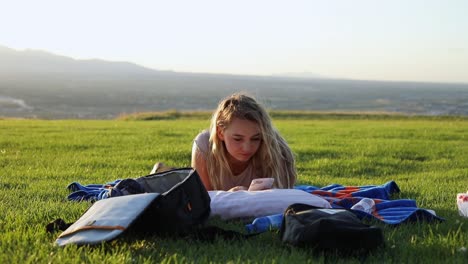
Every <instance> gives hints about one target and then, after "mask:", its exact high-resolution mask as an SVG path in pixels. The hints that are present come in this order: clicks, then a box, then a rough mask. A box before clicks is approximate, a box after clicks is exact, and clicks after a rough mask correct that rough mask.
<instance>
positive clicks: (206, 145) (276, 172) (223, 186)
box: [192, 94, 296, 191]
mask: <svg viewBox="0 0 468 264" xmlns="http://www.w3.org/2000/svg"><path fill="white" fill-rule="evenodd" d="M192 167H193V168H195V169H196V170H197V172H198V174H199V175H200V178H201V180H202V182H203V184H204V185H205V187H206V189H207V190H225V191H227V190H230V191H236V190H247V189H248V187H249V185H250V183H251V181H252V180H253V179H256V178H274V185H273V187H275V188H292V187H293V185H294V184H295V183H296V170H295V164H294V156H293V153H292V151H291V149H290V148H289V146H288V145H287V143H286V141H285V140H284V139H283V138H282V137H281V136H280V134H279V133H278V131H277V130H276V129H275V128H274V127H273V125H272V123H271V119H270V116H269V115H268V113H267V112H266V111H265V109H264V108H263V107H262V106H261V105H260V104H259V103H257V102H256V101H255V99H254V98H252V97H250V96H247V95H245V94H234V95H231V96H229V97H227V98H225V99H224V100H222V101H221V102H220V103H219V105H218V108H217V110H216V111H215V112H214V114H213V117H212V120H211V125H210V130H209V131H208V130H206V131H204V132H202V133H200V134H198V135H197V137H196V138H195V140H194V143H193V148H192Z"/></svg>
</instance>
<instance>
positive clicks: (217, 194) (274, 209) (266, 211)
mask: <svg viewBox="0 0 468 264" xmlns="http://www.w3.org/2000/svg"><path fill="white" fill-rule="evenodd" d="M208 193H209V195H210V198H211V215H210V216H220V217H221V219H224V220H228V219H235V218H250V217H253V218H256V217H260V216H267V215H273V214H281V213H284V211H285V210H286V208H287V207H288V206H289V205H291V204H293V203H303V204H308V205H313V206H317V207H321V208H331V206H330V203H328V202H327V201H326V200H325V199H323V198H322V197H320V196H317V195H313V194H310V193H307V192H305V191H302V190H298V189H269V190H263V191H236V192H228V191H209V192H208Z"/></svg>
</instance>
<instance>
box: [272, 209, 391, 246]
mask: <svg viewBox="0 0 468 264" xmlns="http://www.w3.org/2000/svg"><path fill="white" fill-rule="evenodd" d="M280 237H281V240H282V241H283V242H284V243H286V244H289V245H293V246H298V247H308V248H313V249H316V250H337V251H339V252H343V253H352V252H353V251H362V250H364V251H369V250H373V249H376V248H378V247H379V246H381V245H383V243H384V238H383V232H382V230H381V228H379V227H377V226H369V225H366V224H364V223H362V222H361V221H360V220H359V218H357V216H356V215H355V214H354V213H352V212H351V211H349V210H346V209H324V208H317V207H314V206H310V205H306V204H292V205H290V206H289V207H288V208H287V209H286V210H285V213H284V216H283V223H282V225H281V229H280Z"/></svg>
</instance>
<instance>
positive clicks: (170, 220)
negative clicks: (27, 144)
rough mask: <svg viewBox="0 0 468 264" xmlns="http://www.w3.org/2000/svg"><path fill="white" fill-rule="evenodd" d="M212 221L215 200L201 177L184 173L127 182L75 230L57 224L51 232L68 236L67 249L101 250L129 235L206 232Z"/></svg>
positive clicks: (64, 238)
mask: <svg viewBox="0 0 468 264" xmlns="http://www.w3.org/2000/svg"><path fill="white" fill-rule="evenodd" d="M209 215H210V196H209V195H208V192H207V191H206V189H205V187H204V185H203V183H202V182H201V179H200V177H199V176H198V173H197V172H196V171H195V170H194V169H192V168H179V169H173V170H169V171H165V172H160V173H155V174H151V175H148V176H144V177H140V178H136V179H126V180H123V181H121V182H119V183H118V184H117V185H115V186H114V187H113V188H112V189H111V190H110V192H109V198H106V199H103V200H99V201H97V202H95V203H94V204H93V205H92V206H91V207H90V208H88V210H87V211H86V212H85V213H84V214H83V215H82V216H81V217H80V219H78V220H77V221H76V222H74V223H73V224H70V225H68V224H66V223H65V222H64V221H63V220H61V219H57V220H55V221H54V222H51V223H49V224H48V225H47V227H46V228H47V230H48V231H54V230H57V229H58V230H65V231H64V232H63V233H62V234H61V235H60V236H59V237H58V239H57V240H56V243H57V244H58V245H60V246H63V245H67V244H78V245H84V244H98V243H101V242H103V241H109V240H112V239H114V238H116V237H117V236H119V235H120V234H122V233H123V232H127V233H128V232H135V233H136V232H138V233H144V234H148V235H153V234H158V235H181V234H187V233H190V232H193V230H195V229H197V228H198V227H200V226H202V225H203V224H204V223H205V222H206V221H207V219H208V217H209Z"/></svg>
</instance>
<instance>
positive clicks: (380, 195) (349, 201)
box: [67, 180, 444, 228]
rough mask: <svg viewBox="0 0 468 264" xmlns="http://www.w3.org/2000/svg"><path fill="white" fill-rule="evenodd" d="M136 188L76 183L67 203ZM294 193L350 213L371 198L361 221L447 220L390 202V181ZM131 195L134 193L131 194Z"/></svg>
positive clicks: (410, 203)
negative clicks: (368, 208) (354, 206)
mask: <svg viewBox="0 0 468 264" xmlns="http://www.w3.org/2000/svg"><path fill="white" fill-rule="evenodd" d="M116 187H119V188H116ZM136 187H138V186H134V182H132V181H127V180H116V181H113V182H109V183H106V184H90V185H86V186H84V185H81V184H79V183H77V182H73V183H71V184H70V185H68V187H67V188H68V189H69V190H70V191H71V192H72V193H71V194H70V195H69V196H68V199H69V200H72V201H97V200H101V199H106V198H109V197H115V196H121V195H126V194H127V193H126V190H131V189H133V188H136ZM294 189H296V190H302V191H304V192H307V193H309V194H312V195H314V196H318V197H321V198H323V199H324V200H326V201H327V202H328V203H329V204H330V207H331V208H345V209H351V207H352V206H353V205H354V204H356V203H358V202H359V201H360V200H361V199H363V198H370V199H372V200H373V201H374V202H375V207H374V208H373V211H372V213H370V214H369V213H366V212H363V211H358V210H353V212H354V213H355V214H356V215H357V216H358V217H359V218H361V219H375V220H379V221H382V222H383V223H385V224H389V225H397V224H401V223H405V222H416V221H427V222H431V221H443V220H444V219H443V218H441V217H439V216H437V215H436V214H435V212H434V211H432V210H429V209H423V208H419V207H418V206H417V204H416V201H415V200H411V199H395V200H391V199H390V197H391V195H392V194H394V193H398V192H400V189H399V187H398V185H397V184H396V182H394V181H389V182H387V183H385V184H382V185H366V186H343V185H339V184H332V185H328V186H325V187H315V186H310V185H297V186H295V188H294ZM129 193H132V192H131V191H130V192H129ZM270 196H271V194H270ZM282 198H283V197H281V196H278V200H280V199H282ZM270 200H271V202H272V203H274V202H275V200H272V199H269V201H270ZM239 202H240V203H242V205H243V206H245V205H246V204H245V200H243V201H242V200H240V201H239ZM263 202H264V201H263ZM217 204H220V203H217ZM212 205H213V204H212ZM282 213H283V212H282V211H279V212H276V213H274V214H273V213H272V214H271V215H265V216H258V215H252V216H253V217H258V218H261V217H270V218H271V217H276V218H279V217H282ZM279 222H281V221H279ZM272 228H279V226H272Z"/></svg>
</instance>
